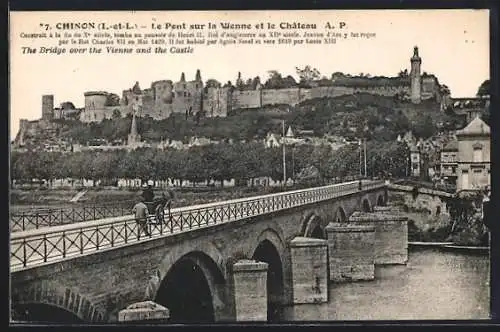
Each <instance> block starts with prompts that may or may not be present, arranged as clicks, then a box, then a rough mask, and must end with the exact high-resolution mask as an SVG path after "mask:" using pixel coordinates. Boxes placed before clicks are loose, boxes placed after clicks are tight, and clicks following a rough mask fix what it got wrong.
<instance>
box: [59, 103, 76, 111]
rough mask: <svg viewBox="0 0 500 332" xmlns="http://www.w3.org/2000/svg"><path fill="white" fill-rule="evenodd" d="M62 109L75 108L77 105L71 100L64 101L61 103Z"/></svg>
mask: <svg viewBox="0 0 500 332" xmlns="http://www.w3.org/2000/svg"><path fill="white" fill-rule="evenodd" d="M61 109H63V110H74V109H75V105H74V104H73V103H72V102H70V101H65V102H63V103H61Z"/></svg>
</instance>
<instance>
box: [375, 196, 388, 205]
mask: <svg viewBox="0 0 500 332" xmlns="http://www.w3.org/2000/svg"><path fill="white" fill-rule="evenodd" d="M386 202H387V201H386V196H385V195H384V194H381V195H378V197H377V206H385V205H386Z"/></svg>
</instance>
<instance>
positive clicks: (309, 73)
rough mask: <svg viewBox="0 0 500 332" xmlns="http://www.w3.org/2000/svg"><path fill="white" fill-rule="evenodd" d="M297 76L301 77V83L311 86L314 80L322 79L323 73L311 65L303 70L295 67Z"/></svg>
mask: <svg viewBox="0 0 500 332" xmlns="http://www.w3.org/2000/svg"><path fill="white" fill-rule="evenodd" d="M295 71H296V72H297V75H299V78H300V82H301V83H306V84H310V83H311V82H313V81H314V80H317V79H318V78H320V76H321V73H320V72H319V70H317V69H316V68H312V67H311V66H310V65H307V66H305V67H304V68H303V69H301V68H299V67H295Z"/></svg>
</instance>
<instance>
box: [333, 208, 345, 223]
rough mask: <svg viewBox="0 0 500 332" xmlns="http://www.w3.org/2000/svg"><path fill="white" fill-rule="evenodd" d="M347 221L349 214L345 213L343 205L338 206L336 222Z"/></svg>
mask: <svg viewBox="0 0 500 332" xmlns="http://www.w3.org/2000/svg"><path fill="white" fill-rule="evenodd" d="M346 221H347V215H346V213H345V210H344V208H343V207H342V206H339V207H338V208H337V211H336V212H335V222H346Z"/></svg>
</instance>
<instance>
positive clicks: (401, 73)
mask: <svg viewBox="0 0 500 332" xmlns="http://www.w3.org/2000/svg"><path fill="white" fill-rule="evenodd" d="M408 76H409V75H408V69H405V70H400V71H399V73H398V77H400V78H407V77H408Z"/></svg>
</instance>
